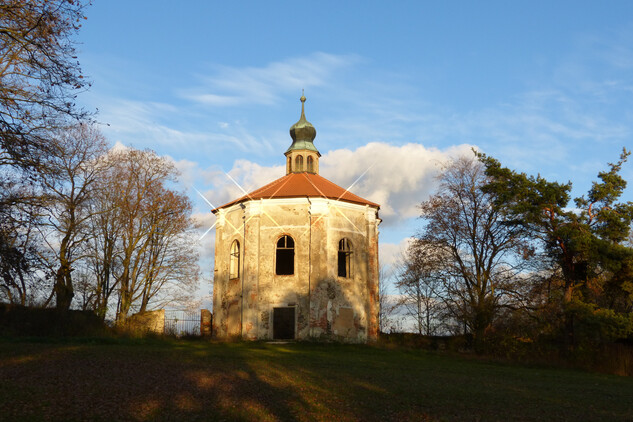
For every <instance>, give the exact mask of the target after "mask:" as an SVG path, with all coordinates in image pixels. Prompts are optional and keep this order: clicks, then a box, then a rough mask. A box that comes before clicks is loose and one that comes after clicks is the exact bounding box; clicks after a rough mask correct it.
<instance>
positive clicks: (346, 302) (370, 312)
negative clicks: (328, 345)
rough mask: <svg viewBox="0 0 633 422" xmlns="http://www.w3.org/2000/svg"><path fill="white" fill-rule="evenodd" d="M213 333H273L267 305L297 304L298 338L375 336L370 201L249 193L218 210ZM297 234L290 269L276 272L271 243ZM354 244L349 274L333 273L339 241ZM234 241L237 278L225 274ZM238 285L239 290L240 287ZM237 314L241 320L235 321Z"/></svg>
mask: <svg viewBox="0 0 633 422" xmlns="http://www.w3.org/2000/svg"><path fill="white" fill-rule="evenodd" d="M217 216H218V223H217V225H216V248H215V253H216V255H215V274H214V292H213V295H214V305H213V309H214V318H213V327H214V334H215V335H216V336H218V337H220V338H226V337H230V336H237V335H240V332H241V334H242V336H243V337H244V338H249V339H272V338H273V308H275V307H294V308H295V315H296V316H295V319H296V321H295V330H296V331H295V333H296V338H298V339H308V338H313V339H326V340H338V341H348V342H365V341H367V340H368V339H369V340H372V339H375V338H376V336H377V311H378V309H377V306H376V304H377V300H376V294H377V289H378V231H377V225H378V222H379V221H380V220H378V219H377V218H376V209H375V208H373V207H367V206H361V205H356V204H349V203H345V202H341V201H334V200H326V199H321V198H310V199H308V198H293V199H269V200H257V201H249V202H247V203H245V204H244V206H240V205H234V206H232V207H229V208H227V209H222V210H219V212H218V215H217ZM283 235H289V236H291V237H292V238H293V239H294V241H295V261H294V262H295V271H294V274H293V275H276V274H275V259H276V243H277V240H278V239H279V238H280V237H281V236H283ZM342 238H348V239H349V240H350V241H351V243H352V245H353V253H352V256H351V260H352V271H351V273H352V274H351V277H350V278H344V277H339V276H338V261H337V260H338V244H339V241H340V240H341V239H342ZM236 239H237V240H238V241H239V242H240V247H241V249H240V253H241V258H242V259H241V264H242V265H243V268H242V269H241V271H240V278H239V279H234V280H229V276H228V274H229V261H230V245H231V243H232V242H233V241H234V240H236ZM241 292H243V295H241V294H240V293H241ZM240 322H241V324H240Z"/></svg>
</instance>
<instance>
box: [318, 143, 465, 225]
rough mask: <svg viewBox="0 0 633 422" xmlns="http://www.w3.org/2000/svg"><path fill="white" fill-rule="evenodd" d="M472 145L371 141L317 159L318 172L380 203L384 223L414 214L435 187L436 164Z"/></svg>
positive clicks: (438, 167) (390, 222)
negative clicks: (396, 144) (442, 147)
mask: <svg viewBox="0 0 633 422" xmlns="http://www.w3.org/2000/svg"><path fill="white" fill-rule="evenodd" d="M471 148H472V146H470V145H458V146H454V147H450V148H447V149H444V150H440V149H437V148H426V147H424V146H423V145H421V144H413V143H410V144H406V145H402V146H395V145H389V144H386V143H379V142H374V143H370V144H367V145H365V146H362V147H360V148H358V149H356V150H354V151H352V150H349V149H339V150H334V151H330V152H328V153H327V154H325V155H324V156H323V157H322V158H321V162H320V173H321V175H322V176H324V177H326V178H328V179H330V180H332V181H333V182H335V183H337V184H339V185H340V186H342V187H344V188H348V187H350V186H352V185H353V186H352V187H351V189H350V191H351V192H353V193H355V194H357V195H359V196H361V197H364V198H366V199H369V200H371V201H373V202H376V203H378V204H380V206H381V208H380V215H381V218H382V219H383V221H384V224H387V225H389V224H392V223H395V222H397V221H399V220H403V219H408V218H411V217H415V216H417V215H418V214H419V211H418V209H417V205H418V204H419V203H420V202H422V201H423V200H425V199H427V198H428V197H429V195H430V194H431V193H432V191H433V190H434V189H435V186H436V182H435V177H436V175H437V173H438V170H439V169H440V166H441V165H442V164H443V163H445V162H447V161H448V160H450V159H451V158H454V157H457V156H459V155H464V154H472V152H471Z"/></svg>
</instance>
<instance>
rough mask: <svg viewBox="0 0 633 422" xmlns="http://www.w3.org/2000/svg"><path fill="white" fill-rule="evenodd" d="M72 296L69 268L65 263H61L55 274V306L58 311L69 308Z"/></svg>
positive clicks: (73, 293)
mask: <svg viewBox="0 0 633 422" xmlns="http://www.w3.org/2000/svg"><path fill="white" fill-rule="evenodd" d="M74 296H75V292H74V290H73V283H72V278H71V275H70V268H69V267H68V265H67V264H62V265H61V266H60V267H59V269H58V270H57V274H55V299H56V304H55V307H56V308H57V309H58V310H60V311H67V310H69V309H70V305H71V303H72V301H73V297H74Z"/></svg>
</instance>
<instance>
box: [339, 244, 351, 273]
mask: <svg viewBox="0 0 633 422" xmlns="http://www.w3.org/2000/svg"><path fill="white" fill-rule="evenodd" d="M338 276H339V277H345V278H351V277H352V242H350V240H349V239H346V238H343V239H341V240H340V241H339V242H338Z"/></svg>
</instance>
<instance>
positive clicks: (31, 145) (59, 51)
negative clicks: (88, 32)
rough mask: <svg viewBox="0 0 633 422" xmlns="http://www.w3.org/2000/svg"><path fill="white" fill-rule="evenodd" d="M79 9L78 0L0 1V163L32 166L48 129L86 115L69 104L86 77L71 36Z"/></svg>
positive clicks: (46, 148) (45, 145) (42, 152)
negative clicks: (82, 71) (76, 55)
mask: <svg viewBox="0 0 633 422" xmlns="http://www.w3.org/2000/svg"><path fill="white" fill-rule="evenodd" d="M83 9H84V2H83V1H80V0H3V1H2V2H0V133H1V135H2V136H0V165H2V164H7V163H9V164H12V165H18V166H20V167H22V168H34V167H36V166H37V163H38V162H39V160H40V159H41V158H42V157H45V156H46V155H47V154H48V153H49V152H50V150H49V143H48V139H49V137H50V136H49V135H50V129H51V128H58V127H60V122H61V123H63V122H64V121H65V120H66V119H67V118H68V117H73V118H77V119H81V118H84V117H86V114H85V113H84V112H82V111H78V110H77V109H76V107H75V104H74V92H76V91H78V90H81V89H83V88H84V87H85V86H86V82H85V80H84V78H83V76H82V75H81V69H80V68H79V64H78V62H77V59H76V57H75V50H74V44H73V40H72V36H73V35H74V34H75V33H76V32H77V30H78V29H79V27H80V26H81V22H82V21H83V19H84V16H83Z"/></svg>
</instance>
